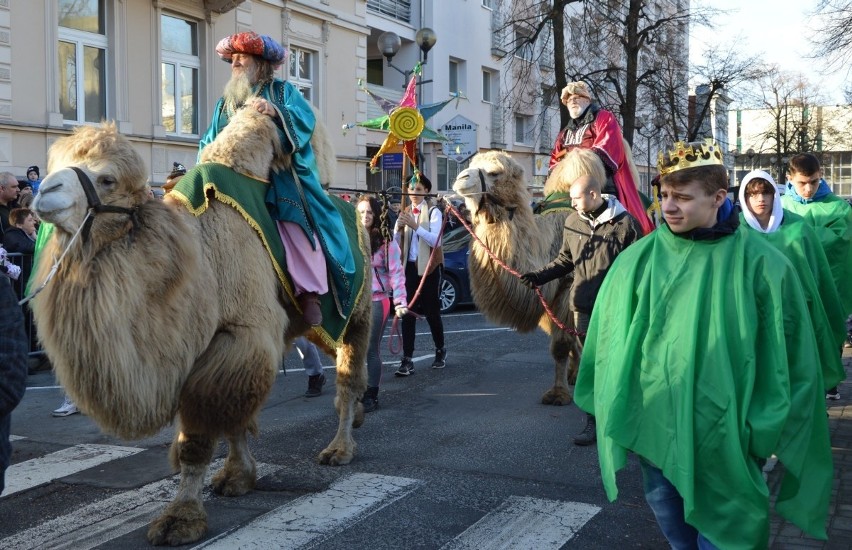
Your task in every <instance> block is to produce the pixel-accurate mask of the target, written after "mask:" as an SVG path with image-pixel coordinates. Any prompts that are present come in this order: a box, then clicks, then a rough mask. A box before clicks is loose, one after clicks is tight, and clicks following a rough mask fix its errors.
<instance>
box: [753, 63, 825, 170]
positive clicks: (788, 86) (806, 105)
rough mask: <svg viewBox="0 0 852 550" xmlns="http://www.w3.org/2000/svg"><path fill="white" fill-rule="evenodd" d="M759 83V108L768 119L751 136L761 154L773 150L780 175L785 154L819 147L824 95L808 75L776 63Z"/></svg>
mask: <svg viewBox="0 0 852 550" xmlns="http://www.w3.org/2000/svg"><path fill="white" fill-rule="evenodd" d="M759 85H760V88H759V90H758V92H759V93H760V97H761V98H760V102H759V108H760V109H761V110H763V111H764V112H765V113H767V115H768V121H767V123H766V125H765V127H764V128H765V129H764V130H762V131H760V132H758V133H757V134H755V135H754V136H752V139H754V140H755V142H756V144H757V146H758V154H762V153H771V154H772V157H773V158H774V164H775V172H776V174H778V175H779V176H781V175H782V171H783V164H784V158H785V157H787V158H789V157H790V156H791V155H794V154H796V153H803V152H810V151H816V150H818V149H819V147H818V146H817V145H818V143H819V142H820V141H821V140H822V139H823V123H822V117H821V114H822V109H821V107H819V106H820V105H821V104H822V98H821V96H820V94H819V92H818V91H817V89H816V88H815V87H814V86H812V85H811V84H810V83H809V82H808V81H807V80H806V79H804V78H803V77H801V76H800V75H795V74H791V73H786V72H783V71H781V70H780V69H778V68H777V67H771V68H770V70H769V71H768V72H767V74H766V75H765V76H764V77H763V79H762V80H761V81H760V82H759Z"/></svg>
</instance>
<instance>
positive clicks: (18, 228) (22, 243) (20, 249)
mask: <svg viewBox="0 0 852 550" xmlns="http://www.w3.org/2000/svg"><path fill="white" fill-rule="evenodd" d="M9 221H11V223H12V227H10V228H9V230H8V231H6V235H5V236H4V237H3V247H4V248H5V249H6V251H7V252H11V253H19V254H24V255H27V256H29V257H26V258H24V257H22V258H20V259H18V260H17V264H18V265H19V266H20V267H21V276H20V277H19V278H18V284H17V285H15V291H16V294H17V295H18V299H19V300H20V299H21V298H23V297H24V289H25V288H26V285H27V281H29V278H30V273H31V272H32V263H33V259H32V255H33V254H34V253H35V241H36V222H35V214H33V211H32V210H30V209H28V208H15V209H14V210H12V212H11V213H10V214H9Z"/></svg>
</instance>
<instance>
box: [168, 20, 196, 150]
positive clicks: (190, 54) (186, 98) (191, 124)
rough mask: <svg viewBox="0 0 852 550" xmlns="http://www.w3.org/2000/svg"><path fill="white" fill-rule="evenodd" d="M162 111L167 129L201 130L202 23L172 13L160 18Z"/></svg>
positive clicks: (179, 131) (180, 132)
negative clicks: (200, 33) (199, 83)
mask: <svg viewBox="0 0 852 550" xmlns="http://www.w3.org/2000/svg"><path fill="white" fill-rule="evenodd" d="M160 35H161V37H162V38H161V39H160V48H161V49H162V56H163V62H162V67H161V70H160V79H161V81H160V86H161V89H162V106H161V114H162V117H163V127H164V128H165V129H166V132H169V133H172V134H177V135H197V134H198V71H199V68H200V67H201V61H200V60H199V58H198V25H197V24H196V23H193V22H190V21H184V20H183V19H178V18H177V17H172V16H170V15H163V16H161V18H160Z"/></svg>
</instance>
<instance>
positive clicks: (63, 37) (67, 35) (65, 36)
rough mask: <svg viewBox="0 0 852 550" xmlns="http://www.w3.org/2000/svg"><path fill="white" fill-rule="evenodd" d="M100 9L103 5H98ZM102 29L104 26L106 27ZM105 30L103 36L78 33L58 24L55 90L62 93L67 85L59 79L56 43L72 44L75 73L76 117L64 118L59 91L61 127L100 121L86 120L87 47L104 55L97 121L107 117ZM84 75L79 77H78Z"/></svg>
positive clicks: (106, 50) (108, 60) (106, 39)
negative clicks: (100, 114)
mask: <svg viewBox="0 0 852 550" xmlns="http://www.w3.org/2000/svg"><path fill="white" fill-rule="evenodd" d="M101 8H102V9H103V6H101ZM105 27H107V26H106V25H105ZM106 33H107V28H105V29H104V34H97V33H92V32H88V31H81V30H78V29H73V28H70V27H62V26H60V25H57V33H56V42H55V43H56V48H57V67H56V74H57V85H58V90H57V91H59V90H61V89H62V88H63V87H64V86H66V84H67V82H66V81H65V80H63V79H62V78H61V75H62V71H61V70H60V66H59V64H60V63H62V60H61V59H60V58H59V57H58V52H59V43H60V42H65V43H69V44H73V45H74V48H75V57H74V64H75V74H74V77H75V79H76V82H75V87H74V88H75V89H74V93H75V94H76V101H77V106H76V118H73V119H69V118H65V115H64V113H62V92H61V91H59V94H58V98H57V99H58V100H59V112H60V113H61V114H62V119H63V123H64V124H97V123H99V122H100V119H99V120H92V121H90V120H86V88H85V86H86V77H85V75H86V73H85V70H86V63H85V49H86V48H95V49H97V50H100V51H102V52H103V67H102V74H101V81H102V84H103V88H102V89H101V90H100V92H99V97H100V104H101V109H102V111H103V113H102V116H101V117H99V118H108V117H109V107H110V105H109V93H108V87H109V78H107V71H108V70H109V66H110V49H109V38H108V37H107V34H106ZM81 74H82V75H83V77H82V78H80V75H81Z"/></svg>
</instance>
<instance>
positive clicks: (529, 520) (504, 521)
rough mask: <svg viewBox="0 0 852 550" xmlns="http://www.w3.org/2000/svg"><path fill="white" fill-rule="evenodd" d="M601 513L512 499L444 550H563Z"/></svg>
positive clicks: (571, 505)
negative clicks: (566, 544)
mask: <svg viewBox="0 0 852 550" xmlns="http://www.w3.org/2000/svg"><path fill="white" fill-rule="evenodd" d="M600 510H601V509H600V508H598V507H597V506H592V505H591V504H583V503H580V502H561V501H558V500H544V499H538V498H530V497H515V496H513V497H509V498H508V499H506V501H505V502H504V503H503V504H502V505H501V506H500V507H499V508H497V509H496V510H494V511H493V512H491V513H489V514H488V515H486V516H485V517H484V518H482V519H481V520H479V521H478V522H476V523H475V524H473V525H471V526H470V527H469V528H468V529H467V530H466V531H464V532H463V533H462V534H460V535H459V536H458V537H456V538H455V539H453V541H452V542H450V543H449V544H446V545H444V547H443V548H442V550H468V549H470V550H502V549H505V550H513V549H515V548H536V549H537V550H544V549H546V548H561V547H562V546H564V545H565V543H566V542H568V541H569V540H571V539H572V538H574V535H576V534H577V532H578V531H579V530H580V528H581V527H583V525H585V524H586V522H587V521H589V520H590V519H592V518H593V517H594V516H595V514H597V513H598V512H600Z"/></svg>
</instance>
